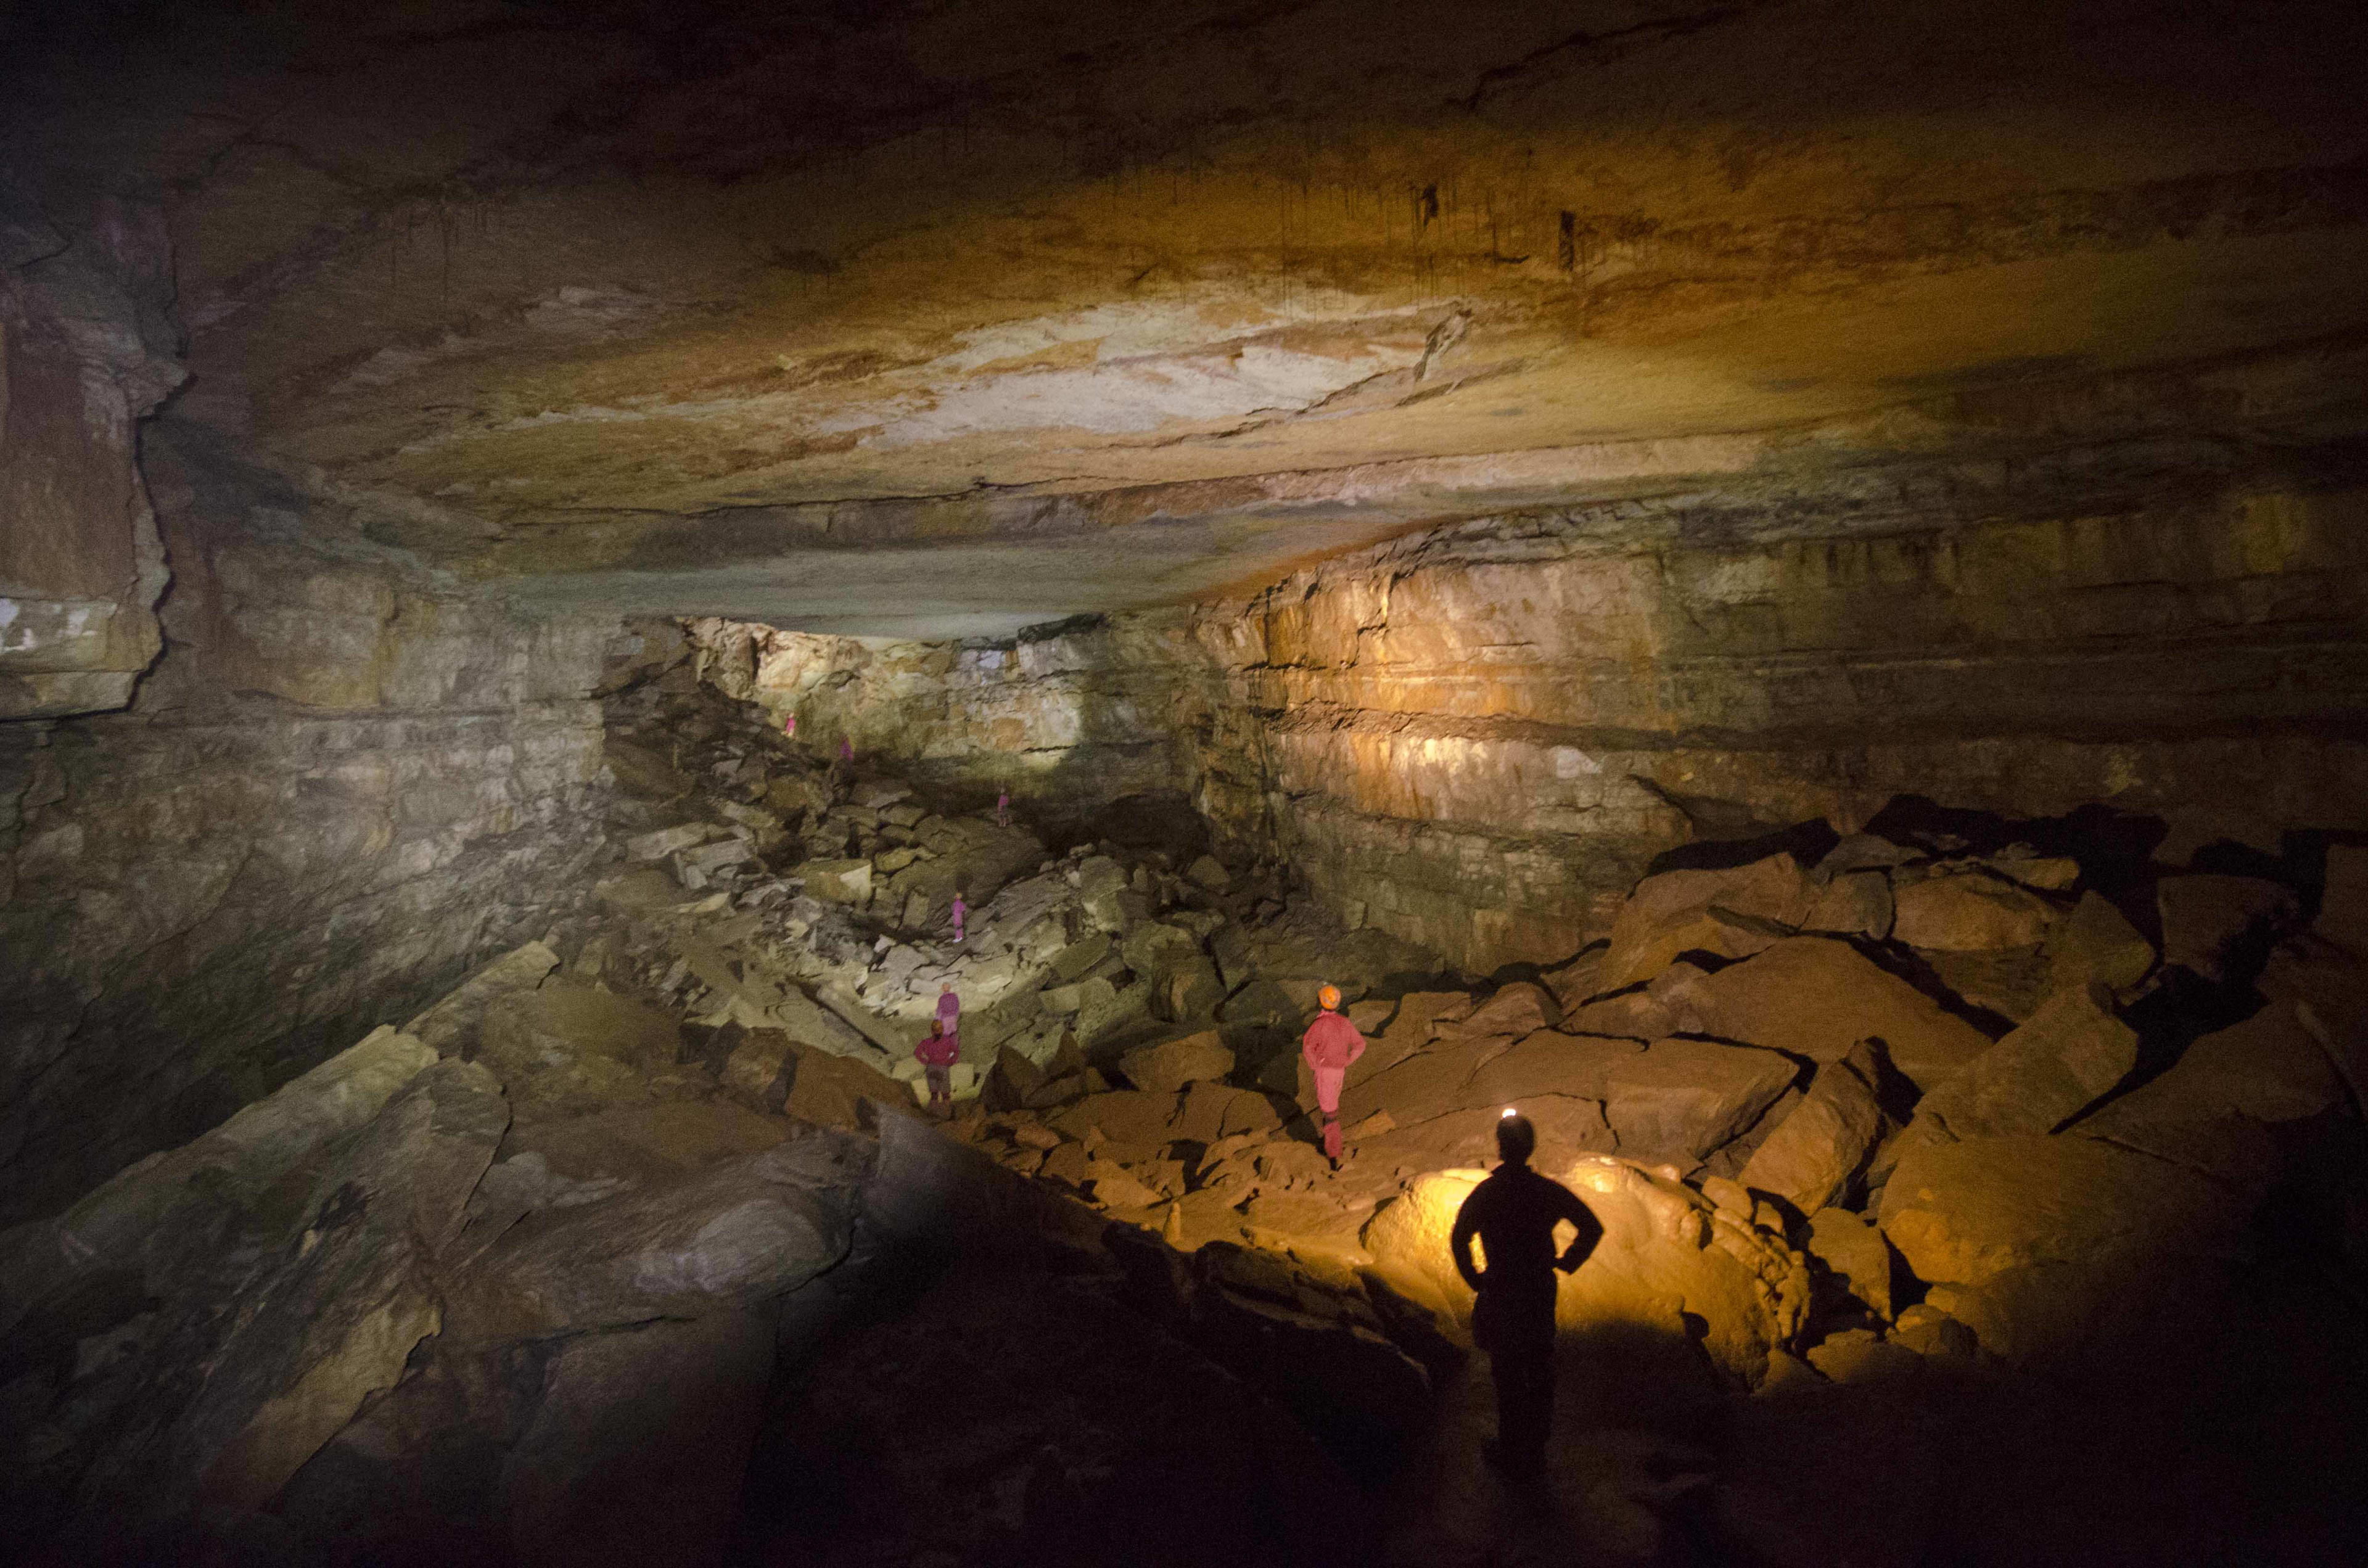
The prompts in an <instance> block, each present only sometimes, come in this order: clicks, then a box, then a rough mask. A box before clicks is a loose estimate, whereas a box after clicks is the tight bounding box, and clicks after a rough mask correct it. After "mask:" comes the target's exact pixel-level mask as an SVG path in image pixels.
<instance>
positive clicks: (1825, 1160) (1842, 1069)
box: [1740, 1040, 1883, 1215]
mask: <svg viewBox="0 0 2368 1568" xmlns="http://www.w3.org/2000/svg"><path fill="white" fill-rule="evenodd" d="M1882 1074H1883V1061H1882V1048H1881V1047H1880V1046H1878V1045H1876V1044H1874V1043H1873V1041H1871V1040H1861V1041H1860V1042H1859V1044H1858V1045H1857V1046H1856V1047H1854V1048H1853V1049H1852V1050H1851V1051H1850V1054H1849V1055H1848V1056H1846V1057H1844V1058H1842V1060H1840V1061H1839V1062H1827V1063H1826V1064H1825V1065H1824V1066H1822V1067H1819V1068H1818V1069H1817V1070H1816V1076H1815V1077H1813V1078H1812V1079H1810V1081H1809V1092H1808V1095H1807V1096H1806V1097H1805V1098H1804V1099H1803V1100H1802V1101H1801V1103H1800V1104H1799V1105H1797V1106H1795V1107H1793V1111H1792V1113H1791V1114H1790V1115H1788V1116H1786V1117H1785V1118H1784V1119H1783V1120H1782V1121H1781V1122H1779V1123H1777V1125H1776V1130H1775V1131H1773V1132H1771V1133H1770V1134H1769V1135H1768V1137H1767V1139H1766V1140H1765V1141H1764V1142H1761V1144H1760V1145H1759V1148H1758V1149H1757V1150H1755V1151H1753V1153H1752V1155H1751V1158H1750V1159H1749V1160H1748V1162H1746V1163H1745V1165H1744V1167H1743V1174H1742V1176H1741V1178H1740V1179H1741V1180H1742V1183H1743V1185H1744V1186H1745V1187H1748V1188H1752V1189H1755V1190H1757V1191H1760V1192H1767V1193H1772V1194H1774V1195H1775V1196H1776V1197H1779V1198H1782V1199H1784V1200H1785V1201H1786V1202H1788V1203H1790V1204H1792V1205H1793V1207H1794V1208H1795V1209H1798V1210H1800V1211H1801V1212H1802V1213H1804V1214H1811V1215H1814V1214H1816V1212H1817V1211H1818V1210H1821V1209H1823V1208H1825V1207H1826V1206H1827V1204H1829V1203H1832V1202H1835V1201H1836V1200H1838V1199H1840V1198H1841V1196H1842V1195H1843V1194H1844V1193H1845V1192H1847V1191H1848V1190H1849V1188H1850V1183H1851V1181H1852V1180H1854V1179H1855V1178H1856V1177H1857V1176H1859V1174H1860V1173H1861V1171H1863V1170H1864V1169H1865V1168H1866V1163H1867V1161H1868V1159H1869V1158H1870V1157H1871V1156H1872V1155H1873V1153H1874V1146H1875V1144H1876V1142H1878V1141H1879V1140H1880V1139H1881V1137H1882V1135H1883V1106H1882V1103H1881V1100H1880V1099H1879V1097H1878V1090H1879V1089H1880V1087H1881V1085H1882V1082H1883V1078H1882Z"/></svg>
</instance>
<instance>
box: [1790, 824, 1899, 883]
mask: <svg viewBox="0 0 2368 1568" xmlns="http://www.w3.org/2000/svg"><path fill="white" fill-rule="evenodd" d="M1923 858H1925V855H1924V852H1923V851H1922V850H1920V849H1909V848H1907V847H1906V846H1902V845H1897V844H1894V843H1893V842H1891V840H1889V839H1887V838H1881V837H1878V836H1876V835H1873V834H1872V833H1852V834H1847V835H1843V836H1842V837H1841V838H1839V839H1838V840H1836V841H1835V844H1834V846H1833V847H1832V848H1831V849H1828V850H1827V851H1826V858H1824V859H1822V860H1820V861H1818V862H1817V866H1816V871H1815V872H1814V873H1813V875H1814V876H1815V878H1816V881H1819V882H1829V881H1833V880H1834V879H1835V878H1837V877H1841V876H1846V875H1848V874H1849V873H1850V872H1852V871H1866V870H1875V871H1884V872H1888V871H1889V870H1890V869H1891V868H1893V867H1894V866H1906V865H1910V864H1913V863H1914V862H1916V861H1918V860H1921V859H1923Z"/></svg>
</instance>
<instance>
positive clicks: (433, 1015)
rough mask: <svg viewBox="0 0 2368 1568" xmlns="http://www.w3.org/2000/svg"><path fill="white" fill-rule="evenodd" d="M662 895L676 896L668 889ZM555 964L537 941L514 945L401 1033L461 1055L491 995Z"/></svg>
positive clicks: (529, 986)
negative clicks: (524, 944)
mask: <svg viewBox="0 0 2368 1568" xmlns="http://www.w3.org/2000/svg"><path fill="white" fill-rule="evenodd" d="M666 896H667V897H668V898H669V899H671V898H673V897H674V896H676V895H675V894H674V893H673V892H671V891H669V892H668V893H667V895H666ZM558 967H559V955H558V954H557V953H554V952H552V950H551V949H549V948H547V947H545V946H543V944H541V942H529V943H527V944H526V946H524V947H522V948H514V949H511V950H510V951H508V952H507V953H504V954H503V955H502V956H501V957H500V958H497V959H495V960H494V961H493V962H491V963H489V964H487V965H486V966H485V967H484V968H483V969H481V970H479V971H477V972H476V973H474V974H472V975H471V976H470V977H469V978H468V980H467V981H465V982H464V983H461V985H460V986H458V987H457V988H455V989H454V990H453V991H451V992H450V993H449V994H446V995H445V996H443V997H442V998H440V999H439V1000H438V1001H437V1002H436V1004H435V1005H434V1006H430V1007H429V1008H427V1011H425V1012H423V1013H421V1014H420V1015H419V1016H418V1017H416V1018H413V1019H412V1020H411V1021H410V1022H409V1023H407V1024H405V1025H404V1026H403V1032H404V1033H405V1034H407V1035H410V1036H411V1037H412V1038H414V1039H416V1040H421V1041H424V1042H425V1043H426V1044H427V1045H429V1046H431V1047H433V1048H434V1049H435V1050H436V1051H437V1052H438V1054H439V1055H443V1056H465V1055H467V1054H469V1053H470V1052H471V1051H473V1050H474V1049H475V1048H476V1043H477V1028H478V1025H479V1024H480V1022H481V1021H482V1020H483V1019H484V1016H485V1009H486V1007H488V1006H491V1005H492V1003H493V1001H494V999H495V997H497V996H506V995H507V994H510V993H511V992H514V991H531V990H533V989H534V988H535V987H536V986H538V985H540V984H541V983H542V982H543V978H544V977H545V976H546V975H548V974H550V973H551V971H552V970H554V969H557V968H558Z"/></svg>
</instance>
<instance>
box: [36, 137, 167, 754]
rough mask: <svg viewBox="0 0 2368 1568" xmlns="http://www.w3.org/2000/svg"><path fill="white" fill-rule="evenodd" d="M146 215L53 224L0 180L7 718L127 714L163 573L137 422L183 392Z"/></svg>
mask: <svg viewBox="0 0 2368 1568" xmlns="http://www.w3.org/2000/svg"><path fill="white" fill-rule="evenodd" d="M162 231H163V219H162V217H161V215H160V214H158V213H157V212H156V211H155V210H154V209H150V208H137V207H131V206H128V205H124V204H120V203H115V202H106V203H102V204H101V205H100V206H99V208H98V210H97V211H96V212H95V213H93V214H91V215H90V221H89V222H88V223H87V225H86V226H85V227H83V228H80V229H77V230H74V231H73V232H68V231H66V230H63V229H61V228H59V227H57V226H54V225H53V224H51V222H49V220H48V219H47V218H45V217H44V216H43V215H42V214H41V212H40V210H39V209H38V208H37V207H36V206H35V205H34V204H32V203H31V202H30V201H29V200H28V199H26V198H24V197H22V196H21V195H16V194H13V193H12V192H11V191H10V190H9V189H8V188H7V187H6V184H5V182H0V720H7V719H12V718H20V717H27V716H33V715H42V714H61V713H80V712H90V711H94V710H103V709H111V708H120V707H122V706H123V705H124V704H125V703H126V702H128V701H129V700H130V699H131V688H132V686H133V684H134V683H135V682H136V681H137V680H138V679H139V676H140V672H141V671H142V670H144V669H145V668H147V667H148V665H149V664H150V663H151V662H152V661H153V660H154V658H155V657H156V653H157V651H158V648H159V641H158V631H157V625H156V617H155V614H154V606H155V604H156V600H157V598H158V597H159V596H160V595H161V594H162V593H163V592H164V588H165V579H166V573H165V562H164V551H163V548H162V545H161V543H160V541H159V540H158V538H157V533H156V519H155V516H154V512H153V510H152V509H151V508H150V506H149V502H148V495H147V492H146V489H145V487H144V486H143V485H142V482H141V476H140V472H139V467H138V460H137V437H136V434H135V421H136V420H137V419H138V418H139V416H141V415H144V414H146V413H147V412H148V411H149V410H150V409H152V408H154V406H155V405H156V403H158V402H159V401H160V400H162V399H163V398H164V397H165V394H166V393H168V392H171V391H172V390H173V389H174V388H175V387H176V386H177V385H179V384H180V382H181V381H182V380H183V379H184V372H183V371H182V369H181V366H180V363H179V361H178V359H177V358H175V357H174V354H175V351H176V347H177V346H176V344H175V343H174V342H173V337H174V334H173V331H172V329H171V327H170V325H169V324H168V321H167V318H166V317H165V314H164V309H163V301H167V300H169V299H170V297H171V278H170V268H169V267H168V266H167V265H166V264H165V252H164V247H163V242H162Z"/></svg>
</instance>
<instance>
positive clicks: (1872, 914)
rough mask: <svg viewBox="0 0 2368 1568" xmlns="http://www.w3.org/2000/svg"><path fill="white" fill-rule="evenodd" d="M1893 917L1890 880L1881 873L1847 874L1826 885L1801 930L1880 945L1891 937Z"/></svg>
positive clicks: (1802, 922) (1805, 917) (1810, 908)
mask: <svg viewBox="0 0 2368 1568" xmlns="http://www.w3.org/2000/svg"><path fill="white" fill-rule="evenodd" d="M1895 918H1896V907H1895V905H1894V903H1893V902H1892V896H1891V879H1890V878H1889V877H1887V876H1885V875H1884V873H1883V872H1881V871H1846V872H1844V873H1842V874H1841V875H1840V876H1838V877H1836V878H1834V880H1833V881H1830V882H1827V884H1826V888H1825V891H1824V892H1820V893H1819V894H1818V895H1817V900H1816V903H1813V904H1811V905H1810V906H1809V913H1808V914H1807V915H1805V916H1804V917H1803V919H1802V921H1801V928H1802V929H1803V930H1804V931H1827V932H1831V933H1834V934H1835V935H1838V936H1844V937H1866V938H1867V939H1868V940H1870V941H1876V942H1880V941H1882V940H1883V939H1884V937H1888V936H1890V935H1891V927H1892V922H1893V920H1894V919H1895Z"/></svg>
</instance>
